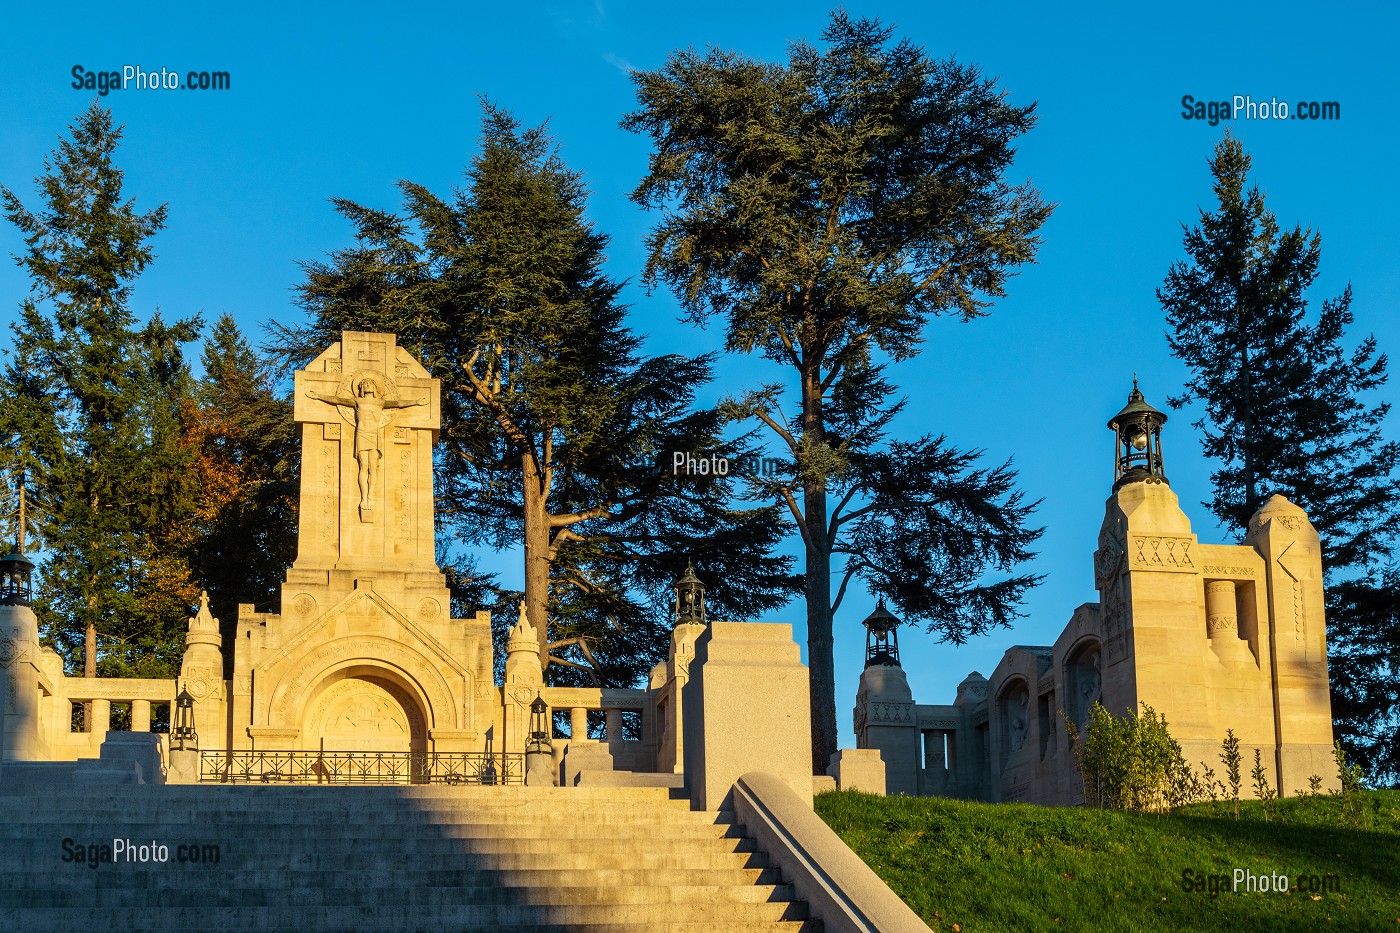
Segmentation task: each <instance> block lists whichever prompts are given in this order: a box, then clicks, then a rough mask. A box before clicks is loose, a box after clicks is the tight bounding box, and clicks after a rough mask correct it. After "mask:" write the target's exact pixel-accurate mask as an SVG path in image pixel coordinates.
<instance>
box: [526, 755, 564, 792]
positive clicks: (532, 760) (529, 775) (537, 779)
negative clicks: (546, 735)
mask: <svg viewBox="0 0 1400 933" xmlns="http://www.w3.org/2000/svg"><path fill="white" fill-rule="evenodd" d="M557 783H558V781H557V780H556V772H555V769H554V752H553V751H552V750H550V749H545V750H543V751H527V752H526V753H525V786H526V787H553V786H554V785H555V784H557Z"/></svg>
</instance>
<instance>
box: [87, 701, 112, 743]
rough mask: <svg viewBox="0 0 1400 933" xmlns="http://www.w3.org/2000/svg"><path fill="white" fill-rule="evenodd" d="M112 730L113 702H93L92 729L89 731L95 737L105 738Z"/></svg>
mask: <svg viewBox="0 0 1400 933" xmlns="http://www.w3.org/2000/svg"><path fill="white" fill-rule="evenodd" d="M111 728H112V701H111V700H93V701H92V727H91V728H90V729H88V732H91V733H92V734H93V735H95V736H99V737H100V738H105V736H106V734H107V731H108V730H109V729H111Z"/></svg>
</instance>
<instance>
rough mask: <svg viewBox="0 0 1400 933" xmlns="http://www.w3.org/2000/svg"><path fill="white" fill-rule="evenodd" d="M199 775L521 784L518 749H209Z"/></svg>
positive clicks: (232, 779) (222, 779) (213, 778)
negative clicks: (398, 750) (341, 750)
mask: <svg viewBox="0 0 1400 933" xmlns="http://www.w3.org/2000/svg"><path fill="white" fill-rule="evenodd" d="M199 779H200V781H203V782H208V783H217V784H523V783H524V781H525V756H524V755H523V754H521V753H519V752H514V753H505V752H496V753H491V754H488V753H486V752H319V751H281V752H279V751H256V750H250V749H205V750H203V751H201V752H200V753H199Z"/></svg>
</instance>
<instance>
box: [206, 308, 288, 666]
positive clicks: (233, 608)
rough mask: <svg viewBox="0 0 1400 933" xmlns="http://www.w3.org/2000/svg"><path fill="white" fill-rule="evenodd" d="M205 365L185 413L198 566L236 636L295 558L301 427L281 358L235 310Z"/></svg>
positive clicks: (219, 327) (269, 600)
mask: <svg viewBox="0 0 1400 933" xmlns="http://www.w3.org/2000/svg"><path fill="white" fill-rule="evenodd" d="M203 368H204V376H203V378H202V379H201V380H200V382H199V385H198V386H197V387H196V390H195V393H194V398H193V400H192V404H190V405H188V406H187V407H186V411H185V419H186V438H187V443H188V444H190V446H191V447H192V448H193V453H194V458H195V468H194V470H193V475H194V476H195V477H196V479H197V488H198V494H197V497H196V504H195V522H194V524H193V528H194V534H193V535H192V537H191V540H190V542H189V563H190V568H191V572H192V573H193V575H194V578H195V579H196V580H197V581H198V582H199V583H200V585H201V587H203V588H204V589H207V590H208V591H209V604H210V609H211V611H212V612H213V613H214V615H215V616H216V617H217V618H218V619H219V620H220V622H221V623H222V624H223V627H224V630H225V635H226V641H227V635H228V634H229V633H231V632H233V631H234V630H235V627H236V624H237V618H238V605H239V604H240V603H251V604H253V605H255V606H258V607H259V608H260V609H262V610H267V609H270V608H271V607H272V606H273V604H274V602H275V599H276V596H277V594H278V592H279V590H280V586H281V583H282V580H283V577H284V576H285V574H286V570H287V568H288V567H289V566H290V565H291V563H292V559H293V558H294V557H295V550H296V504H297V462H298V461H297V443H296V430H295V429H296V425H295V422H294V421H293V418H292V404H291V401H290V400H289V399H287V398H285V397H284V396H283V395H280V394H279V393H278V388H277V380H276V376H275V372H274V369H273V364H272V361H271V360H268V359H266V358H264V357H262V356H261V355H259V353H258V352H257V351H256V350H255V349H254V348H253V347H252V345H251V344H249V343H248V341H247V339H246V338H245V337H244V336H243V333H242V332H241V331H240V330H239V328H238V325H237V323H236V322H235V321H234V319H233V317H232V315H228V314H225V315H222V316H221V317H220V318H219V319H218V321H216V322H215V324H214V327H213V330H212V331H211V332H210V334H209V336H208V337H207V338H205V340H204V348H203ZM225 660H226V661H228V662H231V660H232V659H231V658H226V659H225Z"/></svg>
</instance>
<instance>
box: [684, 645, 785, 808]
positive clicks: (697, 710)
mask: <svg viewBox="0 0 1400 933" xmlns="http://www.w3.org/2000/svg"><path fill="white" fill-rule="evenodd" d="M683 702H684V704H685V720H684V738H685V776H686V783H687V784H689V786H690V799H691V804H692V805H693V806H696V807H698V808H700V809H704V810H718V809H719V808H720V807H722V806H723V805H725V803H726V801H727V800H728V799H729V796H730V792H731V790H732V789H733V787H734V782H735V781H737V780H738V779H739V777H740V775H743V774H746V773H748V772H750V771H764V772H767V773H769V774H772V775H774V776H776V777H778V778H779V779H781V780H782V781H783V782H784V783H786V784H787V785H788V786H789V787H791V788H792V791H793V793H795V794H797V796H798V797H799V798H800V799H802V800H804V801H806V802H807V803H808V804H810V803H811V801H812V717H811V702H812V701H811V687H810V678H809V676H808V672H807V668H806V666H805V665H804V664H803V663H802V660H801V654H800V652H799V651H798V647H797V644H796V643H795V642H794V641H793V640H792V626H790V625H760V624H756V623H744V622H713V623H711V624H710V626H709V628H708V629H706V631H705V632H704V634H702V635H701V636H700V637H699V638H698V639H697V640H696V642H695V659H694V661H692V662H691V664H690V681H689V683H687V684H686V685H685V688H684V690H683Z"/></svg>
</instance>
